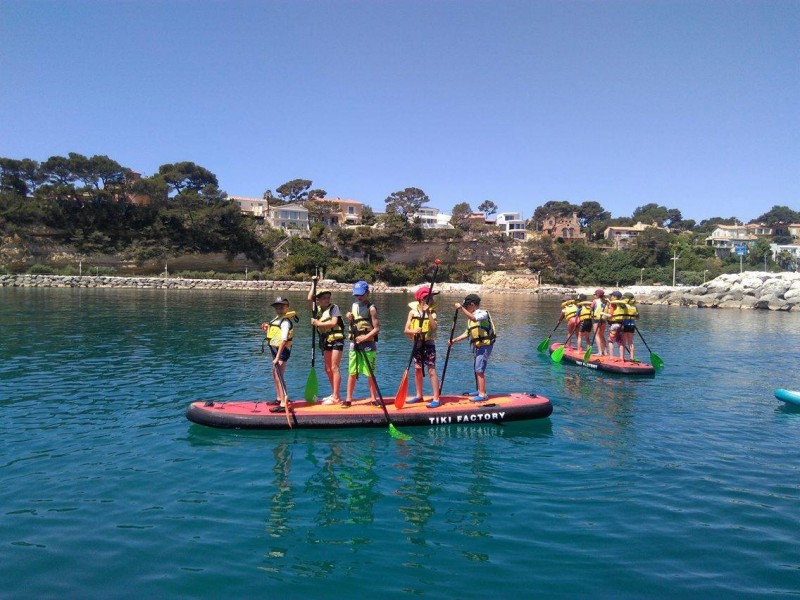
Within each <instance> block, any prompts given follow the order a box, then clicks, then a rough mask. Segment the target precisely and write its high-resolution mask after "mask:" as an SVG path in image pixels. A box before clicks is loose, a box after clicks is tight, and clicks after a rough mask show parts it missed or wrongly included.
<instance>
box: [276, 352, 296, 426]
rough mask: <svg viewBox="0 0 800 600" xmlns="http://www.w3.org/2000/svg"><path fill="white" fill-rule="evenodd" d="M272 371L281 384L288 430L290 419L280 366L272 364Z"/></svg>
mask: <svg viewBox="0 0 800 600" xmlns="http://www.w3.org/2000/svg"><path fill="white" fill-rule="evenodd" d="M272 370H273V371H275V373H276V374H277V375H278V382H279V383H280V384H281V389H282V390H283V401H284V408H285V409H286V411H285V412H286V422H287V423H288V424H289V429H292V419H291V418H290V417H289V394H287V393H286V381H284V379H283V373H282V372H281V366H280V364H277V365H276V364H275V363H274V362H273V363H272Z"/></svg>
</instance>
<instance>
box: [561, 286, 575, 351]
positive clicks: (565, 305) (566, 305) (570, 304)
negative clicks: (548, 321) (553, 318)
mask: <svg viewBox="0 0 800 600" xmlns="http://www.w3.org/2000/svg"><path fill="white" fill-rule="evenodd" d="M576 298H577V296H567V297H566V298H564V301H563V302H562V303H561V314H560V315H559V316H558V323H556V327H558V326H559V325H561V321H563V320H564V319H566V320H567V340H566V341H565V342H564V345H565V346H566V345H568V344H569V342H570V340H571V339H572V336H573V335H575V330H576V328H577V326H578V305H577V303H576ZM573 343H577V342H573Z"/></svg>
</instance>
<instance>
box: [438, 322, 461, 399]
mask: <svg viewBox="0 0 800 600" xmlns="http://www.w3.org/2000/svg"><path fill="white" fill-rule="evenodd" d="M459 312H460V311H459V309H456V312H455V314H453V326H452V327H451V328H450V339H449V340H448V341H447V352H446V353H445V355H444V367H442V378H441V379H440V380H439V395H440V396H441V395H442V388H443V387H444V376H445V375H447V361H449V360H450V348H452V347H453V334H454V333H455V331H456V321H458V313H459Z"/></svg>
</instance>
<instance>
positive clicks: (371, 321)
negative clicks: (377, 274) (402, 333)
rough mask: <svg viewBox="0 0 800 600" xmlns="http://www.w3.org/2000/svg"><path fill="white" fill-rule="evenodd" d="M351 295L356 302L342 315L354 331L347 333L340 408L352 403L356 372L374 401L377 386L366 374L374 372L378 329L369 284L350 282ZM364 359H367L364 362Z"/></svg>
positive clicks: (376, 394) (375, 309) (376, 311)
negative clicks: (344, 389) (344, 396)
mask: <svg viewBox="0 0 800 600" xmlns="http://www.w3.org/2000/svg"><path fill="white" fill-rule="evenodd" d="M353 296H354V297H355V299H356V301H355V302H354V303H353V307H352V309H351V310H350V312H348V313H347V315H346V318H347V321H348V323H351V324H352V326H353V329H354V330H355V336H353V335H350V336H349V337H350V340H351V342H350V355H349V361H348V365H347V367H348V368H347V372H348V377H347V399H346V400H345V401H344V402H342V408H349V407H350V406H351V405H352V402H353V392H354V391H355V389H356V380H357V379H358V376H359V375H366V376H367V381H368V382H369V392H370V395H371V398H370V400H371V401H372V404H374V405H376V406H380V404H378V400H377V396H378V389H377V386H376V385H375V382H374V381H373V378H372V377H371V376H370V371H372V373H375V363H376V357H377V353H378V333H379V332H380V330H381V324H380V321H378V309H377V308H375V305H374V304H373V303H372V302H370V300H369V285H367V282H366V281H356V282H355V283H354V284H353ZM356 349H358V350H359V351H358V352H356ZM365 361H369V364H367V363H366V362H365Z"/></svg>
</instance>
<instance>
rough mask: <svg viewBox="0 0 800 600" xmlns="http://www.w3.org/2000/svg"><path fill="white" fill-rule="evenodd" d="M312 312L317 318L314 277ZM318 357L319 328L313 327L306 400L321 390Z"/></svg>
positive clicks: (313, 281)
mask: <svg viewBox="0 0 800 600" xmlns="http://www.w3.org/2000/svg"><path fill="white" fill-rule="evenodd" d="M314 270H315V272H316V274H317V275H318V274H319V271H318V270H317V269H314ZM311 297H312V305H311V314H312V315H313V317H314V318H315V319H316V318H317V279H316V277H315V278H314V279H312V283H311ZM316 358H317V328H316V327H312V328H311V370H310V371H309V372H308V379H307V380H306V389H305V393H304V394H303V397H304V398H305V399H306V402H312V403H313V402H315V401H316V397H317V393H318V392H319V383H318V382H317V370H316V369H315V368H314V361H315V360H316Z"/></svg>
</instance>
